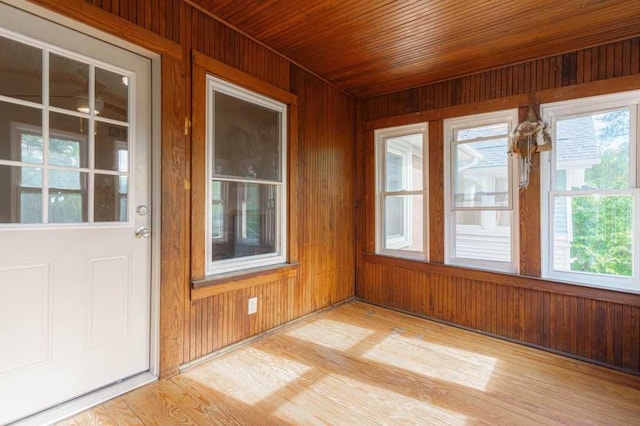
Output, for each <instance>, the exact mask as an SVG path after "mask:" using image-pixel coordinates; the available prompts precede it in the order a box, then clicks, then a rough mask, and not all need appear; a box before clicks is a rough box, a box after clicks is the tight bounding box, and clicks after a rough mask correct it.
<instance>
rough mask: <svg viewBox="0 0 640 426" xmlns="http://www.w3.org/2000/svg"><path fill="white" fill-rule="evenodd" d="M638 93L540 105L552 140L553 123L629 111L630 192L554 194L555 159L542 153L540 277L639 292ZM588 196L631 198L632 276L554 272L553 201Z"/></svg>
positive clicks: (578, 191)
mask: <svg viewBox="0 0 640 426" xmlns="http://www.w3.org/2000/svg"><path fill="white" fill-rule="evenodd" d="M639 99H640V91H637V90H636V91H629V92H621V93H615V94H610V95H602V96H594V97H589V98H581V99H576V100H569V101H561V102H554V103H549V104H544V105H541V115H542V118H543V120H544V121H545V122H547V123H550V124H551V128H552V129H554V134H553V135H552V137H554V138H555V136H556V135H555V129H556V126H555V124H556V122H557V121H558V120H561V119H568V118H574V117H583V116H593V115H597V114H601V113H606V112H611V111H615V110H619V109H625V108H628V109H629V111H630V113H629V188H628V189H603V190H599V189H597V190H590V189H589V190H585V189H578V190H566V191H557V190H556V179H557V171H558V169H557V165H556V164H557V158H556V150H555V149H554V150H552V151H551V152H543V153H542V155H541V161H540V163H541V165H542V167H541V183H540V185H541V191H540V192H541V194H540V195H541V210H542V215H541V216H542V222H541V251H542V253H541V260H542V277H543V278H550V279H554V280H558V281H565V282H570V283H575V284H579V285H584V286H588V287H599V288H607V289H611V290H630V291H634V292H640V271H639V269H640V253H638V252H640V250H639V249H638V244H640V223H638V214H639V212H640V189H638V188H637V186H638V183H639V182H640V170H639V169H638V164H640V147H639V146H638V136H639V135H638V130H637V127H638V123H639V122H640V118H639V115H640V108H638V105H640V102H639ZM589 195H602V196H612V195H631V196H632V198H633V202H632V204H633V215H632V247H633V254H632V276H631V277H625V276H615V275H607V274H600V273H590V272H578V271H559V270H556V269H555V264H554V261H555V253H554V239H555V233H554V228H553V226H554V210H553V209H554V208H555V205H554V201H555V199H556V198H558V197H568V198H574V197H580V196H589Z"/></svg>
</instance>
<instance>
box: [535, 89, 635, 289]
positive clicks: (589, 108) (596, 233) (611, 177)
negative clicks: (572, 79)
mask: <svg viewBox="0 0 640 426" xmlns="http://www.w3.org/2000/svg"><path fill="white" fill-rule="evenodd" d="M639 102H640V92H638V91H635V92H627V93H620V94H614V95H607V96H598V97H593V98H585V99H579V100H573V101H566V102H558V103H553V104H547V105H543V106H542V113H543V119H544V120H545V121H547V122H548V123H550V124H551V126H552V129H553V132H554V133H553V142H554V149H553V150H552V151H551V152H549V153H544V155H543V156H542V158H541V159H542V180H541V185H542V191H541V197H542V200H541V205H542V227H541V234H542V268H543V276H545V277H548V278H553V279H558V280H563V281H570V282H576V283H581V284H586V285H590V286H602V287H608V288H614V289H626V290H635V291H640V284H639V280H638V267H639V265H640V262H639V253H638V252H639V250H638V244H639V243H640V235H639V230H638V211H639V199H640V198H639V196H638V195H639V190H638V182H639V176H638V173H639V170H638V154H639V153H638V142H637V140H638V139H637V138H638V131H637V123H638V103H639Z"/></svg>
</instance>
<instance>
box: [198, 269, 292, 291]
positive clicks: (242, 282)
mask: <svg viewBox="0 0 640 426" xmlns="http://www.w3.org/2000/svg"><path fill="white" fill-rule="evenodd" d="M298 269H299V264H298V263H280V264H277V265H270V266H264V267H261V268H252V269H243V270H241V271H235V272H227V273H224V274H219V275H209V276H207V277H205V278H204V279H202V280H197V281H192V282H191V300H199V299H204V298H206V297H211V296H215V295H217V294H222V293H227V292H229V291H236V290H242V289H244V288H247V287H252V286H256V285H262V284H266V283H269V282H273V281H278V280H282V279H287V278H293V277H296V276H297V275H298Z"/></svg>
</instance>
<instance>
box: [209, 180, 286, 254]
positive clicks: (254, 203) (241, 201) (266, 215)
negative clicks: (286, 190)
mask: <svg viewBox="0 0 640 426" xmlns="http://www.w3.org/2000/svg"><path fill="white" fill-rule="evenodd" d="M214 183H215V184H216V185H212V186H218V187H219V188H220V191H221V192H224V193H225V194H228V197H227V199H226V200H225V202H221V201H219V202H217V203H216V205H217V206H218V207H217V209H216V210H214V211H212V215H214V216H213V217H212V219H213V226H212V228H211V229H212V237H213V238H212V243H211V247H212V251H211V255H212V256H211V257H212V260H214V261H215V260H224V259H235V258H242V257H247V256H256V255H262V254H269V253H275V252H276V234H275V231H276V226H277V222H276V220H277V214H276V209H275V200H276V194H277V187H276V186H275V185H268V184H255V183H242V182H214Z"/></svg>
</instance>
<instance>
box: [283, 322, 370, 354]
mask: <svg viewBox="0 0 640 426" xmlns="http://www.w3.org/2000/svg"><path fill="white" fill-rule="evenodd" d="M373 333H374V332H373V331H372V330H369V329H368V328H363V327H358V326H355V325H351V324H347V323H344V322H339V321H332V320H328V319H319V320H316V321H314V322H312V323H309V324H306V325H304V326H302V327H296V328H294V329H292V330H290V331H287V332H286V333H285V334H286V335H287V336H291V337H295V338H296V339H300V340H304V341H306V342H311V343H315V344H318V345H322V346H324V347H327V348H331V349H336V350H340V351H346V350H348V349H349V348H351V347H352V346H353V345H355V344H358V343H360V342H361V341H362V340H364V339H366V338H367V337H369V336H371V335H372V334H373Z"/></svg>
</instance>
